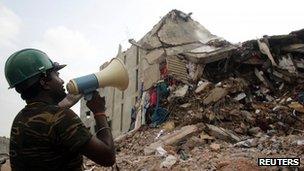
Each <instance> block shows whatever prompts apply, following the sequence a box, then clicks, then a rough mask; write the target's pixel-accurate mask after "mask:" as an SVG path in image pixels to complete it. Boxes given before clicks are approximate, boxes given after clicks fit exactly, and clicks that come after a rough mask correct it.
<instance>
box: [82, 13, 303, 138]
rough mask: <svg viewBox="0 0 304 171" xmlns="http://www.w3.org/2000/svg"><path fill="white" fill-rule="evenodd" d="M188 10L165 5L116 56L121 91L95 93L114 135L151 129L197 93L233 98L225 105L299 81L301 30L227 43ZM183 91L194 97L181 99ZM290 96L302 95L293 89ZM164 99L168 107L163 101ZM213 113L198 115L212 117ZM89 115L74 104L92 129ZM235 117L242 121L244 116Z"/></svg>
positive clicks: (209, 98)
mask: <svg viewBox="0 0 304 171" xmlns="http://www.w3.org/2000/svg"><path fill="white" fill-rule="evenodd" d="M190 15H191V14H185V13H183V12H181V11H178V10H172V11H171V12H169V13H168V14H167V15H166V16H165V17H163V18H162V19H161V21H160V22H159V23H158V24H156V25H155V26H154V27H153V29H152V30H151V31H150V32H148V33H147V34H146V35H145V36H144V37H143V38H142V39H141V40H139V41H137V42H136V41H135V40H132V39H130V40H129V42H130V43H131V44H132V46H131V47H130V48H129V49H127V50H126V51H124V52H123V53H122V54H121V55H120V56H118V58H120V59H121V60H122V61H124V63H125V65H126V67H127V70H128V74H129V77H130V84H129V87H128V89H127V90H125V91H123V92H122V91H119V90H117V89H114V88H110V87H107V88H105V89H103V90H101V91H102V94H104V95H105V97H106V101H107V106H106V107H107V113H109V114H110V116H109V122H110V125H111V128H112V132H113V135H114V137H117V136H119V135H121V134H124V133H126V132H128V131H130V130H132V129H138V128H139V127H140V126H141V125H143V124H150V125H152V126H153V127H156V126H157V125H160V124H161V123H163V122H165V121H166V120H167V119H168V117H169V116H170V115H172V113H174V108H175V107H176V104H181V105H182V103H181V102H183V103H185V104H186V102H187V101H189V100H194V101H195V100H197V98H198V97H201V96H203V97H202V99H203V100H202V105H203V106H205V107H206V108H207V106H208V105H210V104H211V105H213V104H214V103H216V102H218V101H219V100H221V99H223V98H230V99H233V100H232V103H233V101H235V100H236V101H244V103H245V102H246V103H249V102H253V101H256V100H257V99H258V101H260V102H272V101H275V100H278V99H276V98H278V97H277V96H278V95H279V96H282V99H281V98H280V99H279V100H281V101H284V100H285V101H286V100H287V99H284V98H283V95H285V96H286V95H287V94H286V90H288V89H290V88H291V87H292V88H293V87H294V86H295V84H301V83H302V81H303V75H302V71H303V69H304V60H303V58H302V56H303V51H304V50H303V48H304V45H303V41H304V31H303V30H299V31H295V32H292V33H290V34H288V35H280V36H267V35H265V36H263V38H261V39H259V40H250V41H247V42H244V43H242V44H238V45H233V44H231V43H229V42H227V41H225V40H224V39H223V38H220V37H218V36H215V35H212V34H211V33H210V32H209V31H208V30H207V29H206V28H204V27H203V26H202V25H200V24H199V23H198V22H196V21H194V20H192V19H191V17H190ZM105 66H106V64H103V66H101V68H100V69H102V68H103V67H105ZM284 90H285V91H284ZM189 92H192V93H196V94H198V95H195V94H192V98H194V99H187V98H185V99H184V100H183V97H185V95H186V94H187V93H188V95H189ZM202 92H203V93H202ZM284 93H285V94H284ZM288 95H290V94H288ZM293 96H296V97H293V98H294V99H302V98H303V94H301V93H300V94H297V95H295V94H293ZM195 98H196V99H195ZM176 99H177V101H179V103H178V102H175V101H176ZM288 100H289V101H290V99H288ZM172 101H174V102H173V104H175V107H174V105H171V106H170V103H171V104H172ZM289 105H290V106H292V107H293V108H295V110H299V109H298V108H299V107H301V106H300V105H301V104H300V102H294V103H293V104H289ZM217 110H221V109H220V107H219V106H218V109H217ZM277 110H280V107H278V109H277ZM234 112H235V111H234ZM254 112H256V113H259V112H261V111H260V109H256V110H255V111H254ZM147 113H148V114H147ZM218 113H221V112H220V111H218ZM218 113H217V114H210V116H208V117H207V118H205V117H204V118H203V119H207V121H208V122H212V121H213V120H214V118H216V117H218V116H216V115H218ZM236 113H238V112H236ZM236 113H234V114H236ZM245 113H246V112H245ZM262 113H263V112H262ZM91 115H92V114H91V113H90V112H89V110H88V109H87V108H86V107H85V105H84V102H83V101H82V105H81V118H82V119H83V120H84V122H85V123H86V125H88V127H89V128H90V129H91V130H92V131H93V132H94V119H93V118H92V117H91ZM240 115H246V116H247V117H248V118H249V120H250V117H251V115H250V114H248V113H246V114H244V113H243V114H240ZM172 116H173V115H172ZM172 116H171V117H172ZM220 117H223V116H220ZM260 117H261V118H260V119H261V120H259V121H261V122H262V119H263V117H262V115H261V116H260ZM248 118H247V119H248ZM180 122H181V123H182V121H180ZM255 126H256V125H255ZM264 129H267V128H264Z"/></svg>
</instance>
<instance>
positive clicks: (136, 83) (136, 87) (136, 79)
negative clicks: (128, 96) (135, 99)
mask: <svg viewBox="0 0 304 171" xmlns="http://www.w3.org/2000/svg"><path fill="white" fill-rule="evenodd" d="M135 91H138V69H136V71H135Z"/></svg>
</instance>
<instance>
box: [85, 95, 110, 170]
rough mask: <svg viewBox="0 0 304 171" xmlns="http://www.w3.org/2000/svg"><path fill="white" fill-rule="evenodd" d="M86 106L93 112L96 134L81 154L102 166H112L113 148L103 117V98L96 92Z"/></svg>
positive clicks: (105, 119) (105, 118)
mask: <svg viewBox="0 0 304 171" xmlns="http://www.w3.org/2000/svg"><path fill="white" fill-rule="evenodd" d="M87 106H88V107H89V109H90V110H91V111H92V112H93V114H94V118H95V122H96V126H97V132H96V133H97V134H96V136H93V137H92V138H91V140H90V141H89V142H88V143H87V144H86V145H84V148H83V150H82V153H83V154H84V155H85V156H86V157H88V158H89V159H91V160H93V161H94V162H96V163H97V164H100V165H102V166H112V165H113V164H114V163H115V160H116V159H115V147H114V142H113V136H112V134H111V129H110V127H109V125H108V122H107V117H106V115H105V113H104V112H105V98H104V97H103V98H101V97H100V96H99V95H98V93H97V92H95V93H94V94H93V98H92V99H91V100H90V101H88V102H87Z"/></svg>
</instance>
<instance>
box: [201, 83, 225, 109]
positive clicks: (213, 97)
mask: <svg viewBox="0 0 304 171" xmlns="http://www.w3.org/2000/svg"><path fill="white" fill-rule="evenodd" d="M227 94H228V91H227V90H226V89H224V88H221V87H215V88H214V89H213V90H211V92H210V93H209V95H208V96H207V97H206V98H205V99H204V100H203V103H204V104H205V105H208V104H210V103H212V102H217V101H218V100H220V99H221V98H223V97H225V96H226V95H227Z"/></svg>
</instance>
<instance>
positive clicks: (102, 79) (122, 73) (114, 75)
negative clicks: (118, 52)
mask: <svg viewBox="0 0 304 171" xmlns="http://www.w3.org/2000/svg"><path fill="white" fill-rule="evenodd" d="M128 85H129V75H128V71H127V70H126V67H125V65H124V63H123V62H122V61H121V60H120V59H118V58H114V59H112V60H111V61H110V63H109V64H108V65H107V66H106V67H105V68H104V69H102V70H101V71H99V72H96V73H94V74H89V75H86V76H82V77H78V78H74V79H72V80H70V81H69V82H68V84H67V85H66V88H67V91H68V92H69V93H70V94H74V95H77V94H83V95H84V98H85V99H86V100H90V99H91V98H92V92H93V91H94V90H96V89H98V88H104V87H115V88H118V89H119V90H121V91H123V90H125V89H127V88H128Z"/></svg>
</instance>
